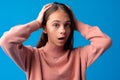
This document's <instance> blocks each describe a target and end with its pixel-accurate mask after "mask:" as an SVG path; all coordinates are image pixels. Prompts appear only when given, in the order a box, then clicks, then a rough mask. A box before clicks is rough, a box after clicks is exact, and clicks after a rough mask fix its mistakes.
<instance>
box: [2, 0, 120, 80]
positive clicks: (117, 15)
mask: <svg viewBox="0 0 120 80" xmlns="http://www.w3.org/2000/svg"><path fill="white" fill-rule="evenodd" d="M53 1H58V2H62V3H65V4H67V5H69V6H70V7H71V8H72V10H73V12H74V14H75V16H76V17H77V19H78V20H80V21H82V22H84V23H87V24H89V25H97V26H99V28H100V29H101V30H102V31H103V32H104V33H106V34H107V35H109V36H110V37H111V38H112V41H113V44H112V46H111V47H110V48H109V49H108V50H107V51H106V52H105V54H103V55H102V56H101V57H100V58H99V59H97V60H96V61H95V62H94V64H92V65H91V66H90V67H89V68H88V69H87V71H86V72H87V80H120V58H119V57H120V52H119V50H120V33H119V32H120V0H63V1H61V0H0V37H1V36H2V34H3V33H4V32H5V31H7V30H9V29H10V28H11V27H12V26H15V25H18V24H25V23H28V22H30V21H32V20H35V19H36V18H37V15H38V14H39V11H40V10H41V8H42V6H43V5H44V4H46V3H49V2H53ZM40 33H41V30H38V31H36V32H34V33H33V34H32V35H31V37H30V38H29V39H28V40H27V41H26V42H25V43H24V44H25V45H28V44H29V45H32V46H34V45H35V44H36V42H37V41H38V39H39V36H40ZM74 41H75V45H74V46H75V47H78V46H79V45H82V46H84V45H86V44H87V43H88V41H86V40H85V39H84V38H83V37H82V36H81V35H80V34H79V33H78V32H75V40H74ZM0 80H26V76H25V73H24V72H23V71H22V70H21V69H20V68H19V67H17V65H16V64H15V63H14V62H13V61H12V60H11V59H10V58H9V57H8V56H7V55H6V54H5V53H4V52H3V51H2V49H1V48H0Z"/></svg>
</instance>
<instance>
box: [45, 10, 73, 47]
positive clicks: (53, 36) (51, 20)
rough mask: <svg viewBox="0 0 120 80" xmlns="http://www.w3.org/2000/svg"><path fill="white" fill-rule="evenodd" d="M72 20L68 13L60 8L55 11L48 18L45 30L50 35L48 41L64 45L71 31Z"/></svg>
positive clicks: (60, 45) (56, 44) (59, 45)
mask: <svg viewBox="0 0 120 80" xmlns="http://www.w3.org/2000/svg"><path fill="white" fill-rule="evenodd" d="M70 27H71V21H70V18H69V16H68V14H67V13H65V12H64V11H63V10H61V9H59V10H57V11H55V12H53V13H52V14H51V15H50V16H49V17H48V20H47V23H46V27H45V29H44V32H45V33H46V34H47V35H48V43H50V44H52V45H55V46H58V47H64V44H65V43H66V41H67V39H68V37H69V35H70V32H71V29H70Z"/></svg>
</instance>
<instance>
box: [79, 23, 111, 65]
mask: <svg viewBox="0 0 120 80" xmlns="http://www.w3.org/2000/svg"><path fill="white" fill-rule="evenodd" d="M77 25H78V26H79V27H78V29H77V30H78V31H79V32H80V33H81V34H82V35H83V36H84V37H85V38H86V39H87V40H89V41H90V44H89V45H87V46H85V47H83V48H82V50H81V57H82V59H84V61H85V64H86V65H87V66H86V67H88V66H89V65H90V64H92V63H93V62H94V61H95V60H96V59H97V58H98V57H99V56H100V55H101V54H102V53H103V52H104V51H105V50H106V49H107V48H109V47H110V45H111V43H112V41H111V39H110V37H108V36H107V35H106V34H104V33H103V32H102V31H101V30H100V29H99V28H98V27H97V26H93V27H91V26H89V25H87V24H84V23H81V22H78V24H77ZM82 53H83V54H82Z"/></svg>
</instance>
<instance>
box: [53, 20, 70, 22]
mask: <svg viewBox="0 0 120 80" xmlns="http://www.w3.org/2000/svg"><path fill="white" fill-rule="evenodd" d="M52 22H60V21H59V20H53V21H52ZM65 22H71V21H70V20H67V21H65Z"/></svg>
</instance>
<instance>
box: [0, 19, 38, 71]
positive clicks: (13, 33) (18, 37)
mask: <svg viewBox="0 0 120 80" xmlns="http://www.w3.org/2000/svg"><path fill="white" fill-rule="evenodd" d="M39 27H40V25H39V23H38V22H37V21H32V22H30V23H28V24H24V25H19V26H15V27H13V28H12V29H10V30H9V31H8V32H5V33H4V35H3V36H2V37H1V39H0V46H1V47H2V49H3V50H4V51H5V52H6V53H7V54H8V55H9V56H10V57H11V58H12V59H13V60H14V61H15V62H16V63H17V64H18V65H19V66H20V68H22V69H23V70H24V71H26V69H27V67H28V66H27V64H29V63H30V58H31V55H32V47H30V46H23V44H22V43H23V42H24V41H25V40H26V39H27V38H28V37H29V36H30V34H31V33H32V32H33V31H35V30H38V29H39Z"/></svg>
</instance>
